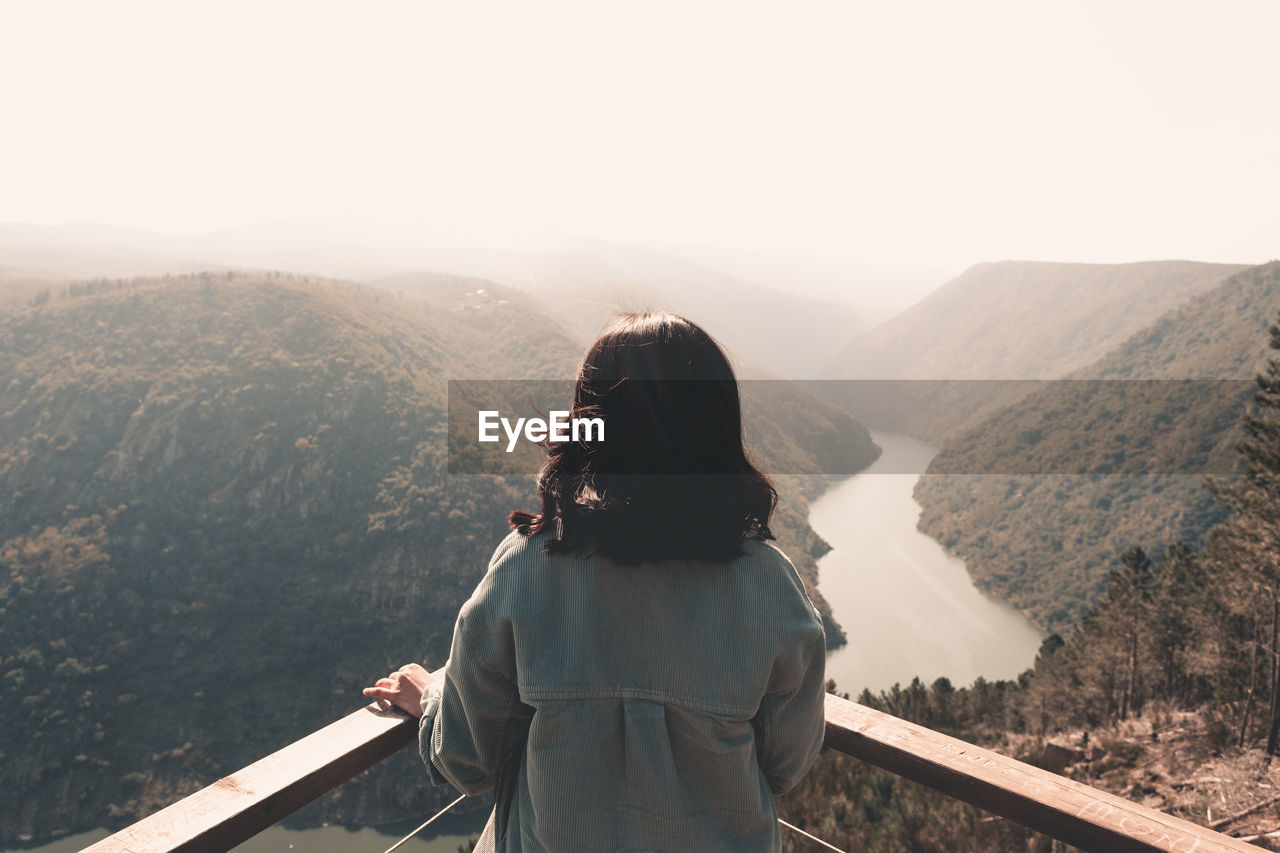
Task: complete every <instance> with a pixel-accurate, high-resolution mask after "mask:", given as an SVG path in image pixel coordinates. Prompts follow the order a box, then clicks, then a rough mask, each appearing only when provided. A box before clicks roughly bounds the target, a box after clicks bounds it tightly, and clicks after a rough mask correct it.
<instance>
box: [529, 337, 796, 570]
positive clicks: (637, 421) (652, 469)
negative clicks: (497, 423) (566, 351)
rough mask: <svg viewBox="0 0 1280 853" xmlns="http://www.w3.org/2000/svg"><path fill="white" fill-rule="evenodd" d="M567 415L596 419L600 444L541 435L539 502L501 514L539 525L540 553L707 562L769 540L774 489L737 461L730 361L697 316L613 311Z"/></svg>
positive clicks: (532, 527) (739, 447)
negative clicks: (543, 535) (544, 440)
mask: <svg viewBox="0 0 1280 853" xmlns="http://www.w3.org/2000/svg"><path fill="white" fill-rule="evenodd" d="M570 416H571V417H573V418H601V419H603V421H604V440H603V441H585V440H584V441H571V442H556V443H548V444H547V450H546V453H547V459H546V463H545V464H544V465H543V467H542V470H541V471H540V472H539V474H538V495H539V496H540V497H541V499H542V508H541V510H540V511H539V512H538V513H537V514H536V515H534V514H531V513H527V512H520V511H515V512H512V513H511V516H510V520H511V525H512V527H514V528H515V529H516V530H518V531H519V532H520V533H521V534H523V535H524V536H533V535H535V534H537V533H540V532H542V531H544V530H545V531H548V533H549V536H548V539H547V542H546V546H545V547H546V550H547V551H548V552H549V553H569V552H573V551H576V550H579V549H586V550H593V551H594V552H595V553H597V554H600V555H601V556H605V557H608V558H610V559H612V560H614V561H616V562H619V563H624V564H635V563H639V562H644V561H650V560H664V559H701V560H711V561H717V562H718V561H724V560H729V559H732V558H733V557H736V556H738V555H740V554H741V553H742V542H743V540H744V539H772V538H773V534H772V533H771V532H770V531H769V516H770V515H771V514H772V512H773V509H774V507H775V506H776V504H777V500H778V496H777V492H776V491H775V489H774V487H773V484H772V483H771V482H770V481H769V479H768V477H766V476H765V475H764V474H763V473H761V472H760V471H759V470H758V469H757V468H756V467H755V466H754V465H752V464H751V462H750V461H749V460H748V459H747V454H746V451H745V448H744V447H743V444H742V407H741V403H740V400H739V397H738V383H737V381H736V379H735V378H734V375H733V369H732V367H730V365H729V360H728V359H727V358H726V357H725V354H724V352H723V351H722V350H721V349H720V347H719V345H718V344H717V343H716V342H715V340H714V339H712V337H711V336H710V335H709V334H707V333H706V332H705V331H704V330H703V329H702V328H701V327H700V326H698V325H697V324H696V323H693V322H690V321H689V320H686V319H685V318H683V317H679V316H676V315H674V314H665V313H644V314H622V315H619V316H617V317H615V318H614V319H613V320H612V321H611V322H610V323H609V324H608V325H607V326H606V327H605V329H604V331H603V332H601V333H600V337H598V338H597V339H596V341H595V343H593V344H592V345H591V348H590V349H589V350H588V351H587V354H586V357H585V358H584V359H583V362H582V367H581V369H580V370H579V371H578V378H577V383H576V384H575V386H574V394H573V406H572V411H571V413H570Z"/></svg>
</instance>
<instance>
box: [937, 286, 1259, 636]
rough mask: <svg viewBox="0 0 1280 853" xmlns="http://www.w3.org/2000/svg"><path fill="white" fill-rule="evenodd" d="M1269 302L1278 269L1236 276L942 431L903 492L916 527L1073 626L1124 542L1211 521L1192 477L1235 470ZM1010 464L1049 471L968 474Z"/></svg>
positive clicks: (1049, 621)
mask: <svg viewBox="0 0 1280 853" xmlns="http://www.w3.org/2000/svg"><path fill="white" fill-rule="evenodd" d="M1278 308H1280V262H1273V263H1270V264H1265V265H1262V266H1258V267H1251V268H1247V269H1245V270H1243V271H1241V272H1238V273H1236V274H1235V275H1233V276H1231V277H1230V278H1228V279H1227V280H1226V281H1224V282H1223V283H1221V284H1220V285H1218V286H1217V287H1216V288H1214V289H1213V290H1210V291H1208V292H1206V293H1202V294H1199V295H1197V296H1195V297H1193V298H1192V299H1190V300H1189V301H1188V302H1186V303H1185V304H1184V305H1183V306H1181V307H1180V308H1178V309H1176V310H1174V311H1172V312H1170V313H1169V314H1167V315H1166V316H1164V317H1162V318H1160V319H1159V320H1158V321H1156V322H1155V323H1153V324H1151V325H1149V326H1147V327H1146V328H1144V329H1142V330H1140V331H1138V332H1137V333H1135V334H1133V335H1131V336H1130V337H1129V338H1128V339H1127V340H1126V341H1124V342H1123V343H1122V344H1121V345H1120V346H1118V347H1116V348H1115V349H1113V350H1112V351H1111V352H1109V353H1107V354H1106V355H1105V356H1103V357H1102V358H1101V359H1099V360H1097V361H1096V362H1094V363H1092V364H1090V365H1087V366H1085V367H1083V368H1081V369H1079V370H1077V371H1076V372H1075V373H1074V374H1072V375H1071V377H1070V381H1064V382H1053V383H1047V384H1045V385H1044V386H1043V387H1041V388H1040V389H1039V390H1036V391H1034V392H1033V393H1031V394H1030V395H1028V396H1026V397H1025V398H1024V399H1022V400H1020V401H1019V402H1017V403H1015V404H1013V405H1011V406H1008V407H1006V408H1003V409H1001V410H999V411H998V412H996V413H995V414H992V415H991V416H989V417H988V418H987V419H986V420H985V421H984V422H982V423H980V424H979V425H978V426H977V427H975V428H973V429H970V430H968V431H965V432H962V433H960V434H959V435H957V436H954V437H953V438H952V439H951V440H950V441H948V442H947V443H946V445H944V447H943V448H942V450H941V452H940V453H939V454H938V456H937V457H936V458H935V459H934V461H933V463H932V464H931V465H930V468H929V473H928V474H926V476H925V477H923V478H922V479H921V481H920V483H919V484H918V485H917V487H916V499H917V500H918V501H919V502H920V504H921V506H922V508H923V510H922V514H921V518H920V529H921V530H923V531H924V532H926V533H928V534H929V535H930V536H933V537H934V538H935V539H937V540H938V541H939V542H941V543H942V544H943V545H944V546H946V547H947V548H948V549H950V550H952V551H954V552H955V553H956V554H958V555H959V556H960V557H962V558H964V560H965V563H966V565H967V566H968V567H969V571H970V573H971V574H972V575H973V577H974V581H975V583H977V584H978V586H980V587H982V588H983V589H986V590H989V591H991V592H993V593H995V594H996V595H999V596H1000V597H1002V598H1005V599H1008V600H1010V601H1011V602H1013V603H1014V604H1015V605H1016V606H1018V607H1020V608H1021V609H1022V610H1023V611H1024V612H1026V613H1027V614H1028V615H1030V616H1031V617H1032V619H1033V620H1034V621H1036V622H1037V623H1038V624H1040V625H1041V626H1042V627H1045V628H1049V629H1055V630H1060V629H1063V628H1065V627H1066V626H1068V625H1070V624H1072V623H1073V622H1074V621H1075V619H1076V618H1077V617H1078V616H1079V614H1080V613H1081V612H1082V611H1083V609H1084V608H1085V607H1086V606H1088V605H1089V604H1090V603H1092V602H1093V601H1094V600H1095V599H1096V597H1097V596H1098V594H1099V593H1100V591H1101V589H1102V587H1103V585H1104V584H1105V581H1106V577H1107V572H1108V570H1109V569H1110V568H1111V567H1112V566H1113V565H1114V564H1115V561H1116V560H1117V559H1118V558H1119V555H1120V554H1121V553H1123V552H1124V551H1125V550H1126V549H1127V548H1129V547H1132V546H1135V545H1136V546H1140V547H1142V548H1143V549H1144V550H1146V551H1147V552H1149V553H1158V552H1159V550H1160V549H1161V548H1163V547H1164V546H1167V545H1170V544H1172V543H1174V542H1176V541H1179V540H1185V541H1188V542H1193V543H1194V542H1197V541H1199V540H1200V539H1201V537H1202V535H1203V534H1204V532H1205V531H1206V530H1208V529H1209V528H1210V527H1211V526H1212V525H1213V524H1214V523H1215V522H1217V521H1218V520H1220V519H1221V517H1222V510H1221V508H1220V507H1219V506H1218V505H1217V504H1216V503H1215V502H1214V501H1213V499H1212V498H1211V496H1210V495H1209V494H1208V492H1206V491H1205V489H1204V488H1203V479H1204V475H1205V473H1206V472H1212V473H1218V474H1222V475H1226V474H1229V473H1230V471H1231V470H1233V469H1232V466H1233V465H1234V464H1235V453H1234V449H1233V448H1234V445H1235V443H1236V441H1237V440H1239V438H1240V437H1241V433H1240V431H1239V427H1238V422H1239V417H1240V414H1241V412H1242V411H1243V410H1244V408H1245V407H1246V406H1247V404H1248V400H1249V398H1250V396H1251V394H1252V392H1253V390H1254V389H1253V386H1252V382H1251V381H1250V380H1251V379H1252V377H1253V375H1254V374H1255V373H1256V372H1257V370H1258V369H1259V366H1260V365H1261V364H1262V362H1263V359H1264V358H1265V357H1266V356H1267V349H1266V341H1267V336H1266V329H1267V326H1268V324H1269V323H1270V322H1271V321H1273V320H1274V319H1275V316H1276V311H1277V309H1278ZM1189 379H1195V380H1201V381H1197V382H1186V381H1181V380H1189ZM1136 380H1147V381H1136ZM1150 380H1165V381H1159V382H1152V381H1150ZM1170 380H1180V381H1170ZM1018 460H1027V461H1031V460H1034V462H1035V465H1036V466H1037V470H1039V471H1041V472H1053V473H1051V474H1049V475H1043V474H1037V475H1031V474H1027V475H1021V476H1008V475H1004V474H999V473H986V474H980V475H976V476H974V475H973V474H975V473H978V472H998V471H1009V470H1012V468H1013V466H1014V465H1016V464H1017V462H1018ZM945 471H953V472H955V471H962V472H968V473H969V474H970V476H965V475H956V474H952V475H947V474H944V473H943V472H945Z"/></svg>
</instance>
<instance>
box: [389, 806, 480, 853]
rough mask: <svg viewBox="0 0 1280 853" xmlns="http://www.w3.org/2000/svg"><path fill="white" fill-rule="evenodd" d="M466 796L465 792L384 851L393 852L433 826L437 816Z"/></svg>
mask: <svg viewBox="0 0 1280 853" xmlns="http://www.w3.org/2000/svg"><path fill="white" fill-rule="evenodd" d="M466 798H467V795H466V794H463V795H462V796H461V797H458V799H456V800H454V801H453V802H452V803H449V805H447V806H445V807H444V808H442V809H441V810H440V811H438V812H436V813H435V814H433V815H432V816H431V817H429V818H427V822H426V823H424V824H423V825H422V826H420V827H418V828H417V829H415V830H414V831H413V832H411V833H409V834H408V835H406V836H405V837H404V838H401V839H400V840H399V841H397V842H396V843H395V844H392V845H391V846H390V847H388V848H387V849H386V850H385V851H383V853H391V851H393V850H396V849H398V848H399V847H400V845H402V844H404V843H405V842H406V841H408V840H409V839H410V838H413V837H414V836H415V835H417V834H418V833H419V832H422V830H424V829H426V828H427V827H428V826H431V824H432V823H433V822H434V821H435V819H436V818H438V817H440V815H442V814H444V813H445V812H447V811H448V810H449V809H451V808H453V807H454V806H456V805H457V804H458V803H460V802H462V801H463V800H465V799H466Z"/></svg>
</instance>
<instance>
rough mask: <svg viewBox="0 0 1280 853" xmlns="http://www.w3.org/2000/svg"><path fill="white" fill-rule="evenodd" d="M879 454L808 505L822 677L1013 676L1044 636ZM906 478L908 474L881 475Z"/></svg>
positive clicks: (317, 845) (911, 462) (264, 839)
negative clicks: (968, 563) (934, 522)
mask: <svg viewBox="0 0 1280 853" xmlns="http://www.w3.org/2000/svg"><path fill="white" fill-rule="evenodd" d="M874 438H875V441H876V444H878V445H880V447H881V448H882V449H883V450H884V453H883V454H882V455H881V456H880V458H879V459H877V460H876V461H875V463H873V464H872V465H871V467H870V468H868V469H867V470H866V471H864V472H862V473H861V474H857V475H855V476H853V477H850V478H849V479H847V480H844V481H842V482H840V483H839V484H837V485H836V486H835V487H834V488H832V489H831V490H830V491H828V492H827V493H826V494H824V495H823V496H822V497H821V498H819V499H818V500H817V501H814V503H813V505H812V506H811V507H810V510H809V522H810V524H812V525H813V528H814V529H815V530H817V531H818V533H819V534H820V535H821V536H822V538H823V539H825V540H827V542H828V543H829V544H830V545H831V547H832V550H831V552H830V553H829V554H827V555H826V556H824V557H823V558H822V559H821V560H819V561H818V569H819V582H818V588H819V589H820V590H821V591H822V594H823V595H824V596H825V597H826V599H827V601H828V602H829V603H830V604H831V609H832V613H833V614H834V616H835V619H836V621H837V622H839V623H840V625H841V626H842V627H843V628H844V630H845V634H846V635H847V636H848V638H849V643H848V645H846V646H844V647H842V648H839V649H837V650H835V651H833V652H831V653H830V654H829V655H828V656H827V676H828V677H829V678H834V679H835V680H836V684H837V685H838V686H839V688H840V689H841V690H842V691H845V692H848V693H851V694H853V695H855V696H856V695H857V693H859V692H861V690H862V688H863V687H870V688H871V689H872V690H882V689H885V688H888V687H891V686H892V685H893V684H894V683H901V684H903V685H906V684H908V683H910V681H911V679H912V678H913V677H915V676H919V677H920V678H921V679H922V680H923V681H924V682H925V683H926V684H927V683H929V682H931V681H933V680H934V679H936V678H937V677H939V676H943V675H945V676H946V677H947V678H949V679H951V681H952V683H953V684H955V685H956V686H962V685H967V684H970V683H971V682H972V681H973V680H974V679H975V678H977V677H978V676H980V675H981V676H982V677H984V678H986V679H989V680H995V679H1000V678H1013V677H1016V676H1017V675H1018V674H1019V673H1020V672H1022V671H1023V670H1024V669H1026V668H1027V667H1029V666H1030V665H1031V663H1032V661H1034V660H1035V656H1036V651H1037V650H1038V649H1039V647H1040V641H1041V639H1043V634H1042V633H1041V632H1040V630H1039V629H1038V628H1036V627H1035V626H1034V625H1032V624H1031V623H1030V622H1029V621H1027V619H1026V618H1025V617H1023V616H1022V614H1021V613H1019V612H1018V611H1016V610H1014V609H1013V608H1012V607H1010V606H1008V605H1007V604H1004V603H1002V602H999V601H996V600H995V599H993V598H989V597H988V596H986V595H984V594H983V593H981V592H979V591H978V589H977V588H976V587H974V585H973V582H972V581H970V580H969V573H968V571H967V570H966V569H965V565H964V562H963V561H962V560H960V559H958V558H956V557H953V556H951V555H949V554H947V552H946V551H944V550H943V549H942V546H941V545H939V544H938V543H937V542H934V541H933V540H932V539H930V538H929V537H928V536H925V535H924V534H923V533H920V532H919V531H918V530H916V521H917V520H918V519H919V517H920V506H919V504H917V503H916V502H915V499H914V498H913V497H912V496H911V490H912V489H913V488H914V487H915V483H916V480H917V479H918V478H919V473H922V472H923V471H924V470H925V468H927V467H928V465H929V460H930V459H932V458H933V457H934V455H935V454H936V453H937V450H936V449H935V448H933V447H930V446H929V445H927V444H925V443H923V442H920V441H916V440H915V439H912V438H908V437H906V436H901V435H893V434H878V435H875V436H874ZM883 471H894V472H901V471H913V472H916V473H912V474H901V473H893V474H887V473H881V472H883ZM485 817H486V816H485V815H484V814H483V813H481V814H472V815H465V816H462V817H452V816H446V817H445V818H444V819H442V821H441V822H440V825H439V826H438V827H437V826H433V827H431V829H430V830H429V831H428V832H425V833H423V835H422V836H419V837H418V838H415V839H413V840H412V841H411V842H409V843H408V844H406V845H405V846H404V847H401V848H400V849H401V850H402V851H405V853H454V851H455V850H457V849H458V845H460V844H462V843H463V842H465V841H466V839H467V838H468V837H470V836H472V835H478V834H479V833H480V830H481V829H482V828H483V827H484V821H485ZM413 826H414V824H413V823H409V824H407V825H404V826H396V827H387V828H385V829H382V830H374V829H361V830H347V829H342V828H340V827H335V826H330V827H320V828H315V829H302V830H293V829H284V828H282V827H279V826H274V827H272V828H270V829H268V830H267V831H266V832H263V833H261V834H260V835H258V836H256V837H255V838H253V839H251V840H249V841H247V842H245V843H244V844H243V845H241V846H240V847H237V848H236V850H237V851H238V853H269V852H270V853H275V851H294V853H382V851H383V850H386V849H387V848H388V847H390V846H391V845H392V844H393V843H395V841H396V840H397V839H398V838H399V837H400V835H402V834H404V833H407V832H408V831H409V830H411V829H412V828H413ZM106 835H107V833H106V831H105V830H100V831H97V832H91V833H83V834H80V835H75V836H69V837H67V838H63V839H61V840H59V841H54V842H50V843H47V844H42V845H38V846H30V847H13V848H9V847H4V848H0V853H4V851H9V850H25V851H28V853H73V851H76V850H79V849H80V848H81V847H83V846H85V845H86V844H89V843H91V842H93V841H96V840H98V839H100V838H103V837H105V836H106Z"/></svg>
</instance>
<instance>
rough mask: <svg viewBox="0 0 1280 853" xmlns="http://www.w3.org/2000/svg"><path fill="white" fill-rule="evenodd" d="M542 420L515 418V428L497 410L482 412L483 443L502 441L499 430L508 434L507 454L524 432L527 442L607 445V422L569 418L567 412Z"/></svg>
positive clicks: (552, 414) (554, 411) (481, 439)
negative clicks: (596, 442)
mask: <svg viewBox="0 0 1280 853" xmlns="http://www.w3.org/2000/svg"><path fill="white" fill-rule="evenodd" d="M547 417H548V418H549V421H544V420H543V419H542V418H516V422H515V425H514V426H513V425H512V423H511V421H510V420H509V419H507V418H504V417H502V415H501V413H500V412H498V411H497V410H494V409H488V410H481V411H480V441H501V440H502V437H501V436H499V435H498V427H499V426H501V427H502V431H503V432H505V433H506V434H507V452H508V453H511V452H512V451H514V450H515V449H516V442H518V441H519V440H520V433H521V430H522V429H523V432H524V437H525V440H526V441H531V442H534V443H535V444H537V443H541V442H543V441H547V440H550V441H604V418H570V417H569V413H568V412H565V411H558V410H552V411H550V412H547Z"/></svg>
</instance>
